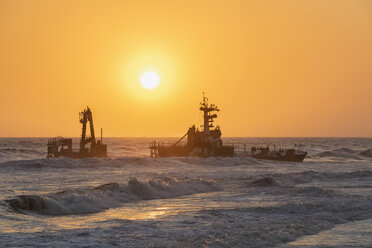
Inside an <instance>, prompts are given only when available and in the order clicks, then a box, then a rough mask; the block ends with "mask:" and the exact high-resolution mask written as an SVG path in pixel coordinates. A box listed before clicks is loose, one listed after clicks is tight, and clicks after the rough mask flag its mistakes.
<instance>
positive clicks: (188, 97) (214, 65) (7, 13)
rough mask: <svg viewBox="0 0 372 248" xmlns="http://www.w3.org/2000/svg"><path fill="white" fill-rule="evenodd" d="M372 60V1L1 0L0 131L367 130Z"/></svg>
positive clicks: (370, 132)
mask: <svg viewBox="0 0 372 248" xmlns="http://www.w3.org/2000/svg"><path fill="white" fill-rule="evenodd" d="M371 66H372V1H368V0H367V1H358V0H348V1H343V0H334V1H327V0H324V1H323V0H315V1H314V0H309V1H306V0H303V1H298V0H292V1H247V0H241V1H238V0H232V1H225V0H224V1H222V0H213V1H212V0H211V1H207V0H204V1H200V0H198V1H190V0H188V1H175V0H163V1H151V0H148V1H142V0H136V1H92V0H89V1H88V0H87V1H74V0H65V1H50V0H45V1H36V0H35V1H32V0H25V1H18V0H9V1H8V0H6V1H4V0H0V83H1V89H0V114H1V116H2V117H1V119H0V136H5V137H12V136H18V137H19V136H24V137H25V136H33V137H35V136H37V137H41V136H56V135H63V136H79V135H80V130H81V129H80V124H79V122H78V112H79V111H81V110H82V109H83V108H84V107H85V106H86V105H89V106H90V107H91V109H92V111H93V117H94V121H95V126H96V128H99V127H103V128H104V135H105V136H181V135H183V134H184V133H185V132H186V130H187V128H188V127H189V126H190V125H191V124H194V123H195V124H197V123H198V120H199V111H198V103H199V101H200V100H201V96H202V91H205V92H206V93H207V96H208V97H209V98H210V101H211V102H213V103H216V104H217V105H218V106H219V107H220V108H221V110H222V111H221V112H220V114H219V118H218V124H220V125H221V128H222V133H223V136H225V137H226V136H343V137H345V136H372V68H371ZM148 70H151V71H154V72H156V73H158V74H159V77H160V85H159V86H158V87H157V88H156V89H154V90H146V89H144V88H143V87H141V85H140V82H139V78H140V76H141V73H143V72H145V71H148ZM199 123H201V119H200V122H199Z"/></svg>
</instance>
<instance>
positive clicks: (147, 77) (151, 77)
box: [141, 71, 159, 90]
mask: <svg viewBox="0 0 372 248" xmlns="http://www.w3.org/2000/svg"><path fill="white" fill-rule="evenodd" d="M141 84H142V86H143V87H145V88H146V89H149V90H151V89H154V88H156V87H157V86H158V85H159V76H158V75H157V74H156V73H155V72H152V71H148V72H146V73H144V74H142V76H141Z"/></svg>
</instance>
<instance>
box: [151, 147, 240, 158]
mask: <svg viewBox="0 0 372 248" xmlns="http://www.w3.org/2000/svg"><path fill="white" fill-rule="evenodd" d="M156 149H157V157H232V156H234V147H233V146H222V147H221V148H220V149H208V148H204V149H203V148H196V149H195V148H194V149H192V148H190V147H187V146H178V147H175V146H159V147H157V148H156Z"/></svg>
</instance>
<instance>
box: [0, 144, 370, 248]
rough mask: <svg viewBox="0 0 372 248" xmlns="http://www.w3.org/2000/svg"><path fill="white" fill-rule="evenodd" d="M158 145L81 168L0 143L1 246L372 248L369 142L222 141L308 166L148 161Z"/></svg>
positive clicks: (235, 160)
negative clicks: (294, 155)
mask: <svg viewBox="0 0 372 248" xmlns="http://www.w3.org/2000/svg"><path fill="white" fill-rule="evenodd" d="M152 140H153V139H152V138H106V139H104V143H107V144H108V155H109V157H108V158H88V159H75V160H74V159H69V158H56V159H47V158H45V157H46V143H47V139H45V138H3V139H0V247H118V246H122V247H288V248H293V247H372V139H370V138H226V139H224V142H225V143H233V144H235V145H237V144H247V146H246V147H247V149H248V147H250V146H251V145H259V144H276V145H280V146H282V147H287V148H290V147H291V146H293V145H294V144H302V145H303V146H304V149H305V150H307V151H308V152H309V153H308V156H307V157H306V158H305V160H304V162H303V163H295V162H279V161H267V160H257V159H253V158H249V157H246V156H245V153H247V152H246V151H244V150H239V151H238V152H239V156H237V157H232V158H215V157H211V158H197V157H189V158H150V157H149V149H148V147H149V143H150V142H151V141H152ZM158 140H160V141H164V142H173V141H176V140H177V139H172V138H169V139H168V138H161V139H158ZM73 142H74V143H75V144H78V142H79V140H78V139H74V140H73ZM240 147H242V146H241V145H240Z"/></svg>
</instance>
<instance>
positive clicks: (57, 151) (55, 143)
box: [47, 107, 107, 158]
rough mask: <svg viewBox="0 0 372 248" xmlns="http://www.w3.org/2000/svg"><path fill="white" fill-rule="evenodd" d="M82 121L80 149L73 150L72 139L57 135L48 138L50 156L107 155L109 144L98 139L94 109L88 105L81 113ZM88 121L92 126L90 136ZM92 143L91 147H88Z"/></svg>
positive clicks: (85, 156)
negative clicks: (95, 132)
mask: <svg viewBox="0 0 372 248" xmlns="http://www.w3.org/2000/svg"><path fill="white" fill-rule="evenodd" d="M79 120H80V123H81V124H82V125H83V127H82V134H81V139H80V149H79V151H73V150H72V139H65V138H62V137H56V138H52V139H49V140H48V156H47V157H48V158H57V157H69V158H89V157H107V145H105V144H103V143H102V129H101V140H98V141H96V138H95V134H94V126H93V116H92V111H91V110H90V109H89V107H87V109H84V111H83V112H80V113H79ZM87 122H89V125H90V126H89V127H90V137H87V135H86V131H87ZM87 144H90V148H88V147H86V145H87Z"/></svg>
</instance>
